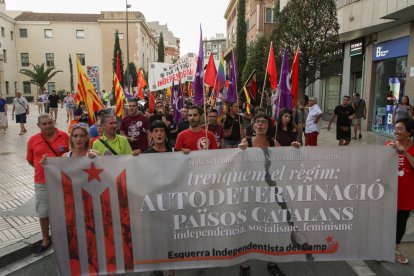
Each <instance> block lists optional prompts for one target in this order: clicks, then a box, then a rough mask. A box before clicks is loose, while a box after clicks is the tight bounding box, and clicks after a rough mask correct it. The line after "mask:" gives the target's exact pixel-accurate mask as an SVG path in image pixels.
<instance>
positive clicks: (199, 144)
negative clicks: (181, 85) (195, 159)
mask: <svg viewBox="0 0 414 276" xmlns="http://www.w3.org/2000/svg"><path fill="white" fill-rule="evenodd" d="M202 114H203V110H202V109H201V108H199V107H197V106H192V107H190V108H189V110H188V121H189V122H190V128H189V129H186V130H184V131H182V132H180V133H179V134H178V136H177V141H176V143H175V149H176V150H178V151H182V152H184V153H185V154H187V153H189V152H190V151H192V150H203V149H217V148H218V147H217V142H216V138H215V137H214V134H213V133H211V132H210V131H207V135H206V131H205V130H204V129H203V128H201V115H202ZM206 137H207V139H206Z"/></svg>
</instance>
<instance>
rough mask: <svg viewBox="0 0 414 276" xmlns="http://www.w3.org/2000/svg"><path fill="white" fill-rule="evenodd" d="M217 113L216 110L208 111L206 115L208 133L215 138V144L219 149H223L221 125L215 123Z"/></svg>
mask: <svg viewBox="0 0 414 276" xmlns="http://www.w3.org/2000/svg"><path fill="white" fill-rule="evenodd" d="M217 118H218V112H217V110H215V109H214V108H213V109H210V112H209V113H208V131H211V132H212V133H213V134H214V137H216V142H217V145H218V147H219V148H221V149H222V148H224V130H223V127H222V126H221V125H219V124H218V123H217Z"/></svg>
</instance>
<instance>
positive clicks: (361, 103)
mask: <svg viewBox="0 0 414 276" xmlns="http://www.w3.org/2000/svg"><path fill="white" fill-rule="evenodd" d="M352 107H353V108H354V110H355V115H356V119H353V120H352V125H353V126H354V140H357V139H362V133H361V121H362V119H364V120H366V119H367V104H366V103H365V100H364V99H361V95H360V94H359V93H355V94H354V99H353V102H352ZM358 132H359V135H358Z"/></svg>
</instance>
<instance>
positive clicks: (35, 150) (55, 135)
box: [26, 114, 69, 255]
mask: <svg viewBox="0 0 414 276" xmlns="http://www.w3.org/2000/svg"><path fill="white" fill-rule="evenodd" d="M37 126H38V127H39V128H40V133H37V134H35V135H33V136H32V137H30V139H29V142H28V143H27V155H26V160H27V162H29V164H30V165H31V166H32V167H34V173H35V174H34V183H35V184H34V185H35V198H36V214H37V216H38V217H39V222H40V229H41V231H42V238H43V239H42V244H41V245H40V247H39V248H36V249H35V250H34V252H33V253H34V254H35V255H40V254H42V253H44V252H45V251H47V250H48V249H49V248H50V245H51V243H52V242H51V240H50V238H49V199H48V195H47V187H46V184H45V172H44V169H43V164H45V162H46V158H47V157H59V156H62V155H63V154H64V153H65V152H67V151H68V150H69V149H68V143H69V136H68V134H67V133H66V132H63V131H61V130H58V129H57V128H55V121H54V119H53V117H52V116H51V115H50V114H42V115H40V116H39V117H38V119H37Z"/></svg>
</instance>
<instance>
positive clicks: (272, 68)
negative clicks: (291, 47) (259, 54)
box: [266, 41, 277, 91]
mask: <svg viewBox="0 0 414 276" xmlns="http://www.w3.org/2000/svg"><path fill="white" fill-rule="evenodd" d="M266 71H267V73H268V74H269V80H270V88H271V89H272V91H275V90H276V88H277V71H276V60H275V52H274V50H273V41H272V42H271V43H270V50H269V58H268V60H267V68H266Z"/></svg>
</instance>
